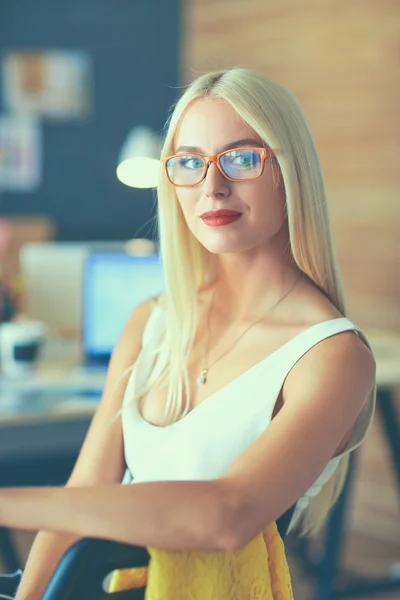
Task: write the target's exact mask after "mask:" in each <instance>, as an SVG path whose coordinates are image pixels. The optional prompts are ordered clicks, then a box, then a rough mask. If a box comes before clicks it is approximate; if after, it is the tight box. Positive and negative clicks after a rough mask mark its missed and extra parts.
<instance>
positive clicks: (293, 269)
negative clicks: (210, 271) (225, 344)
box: [213, 253, 301, 321]
mask: <svg viewBox="0 0 400 600" xmlns="http://www.w3.org/2000/svg"><path fill="white" fill-rule="evenodd" d="M300 275H301V271H300V269H299V268H298V267H297V265H296V264H295V263H294V261H293V259H292V258H291V257H290V256H284V255H280V256H279V259H278V258H277V257H276V256H274V255H268V254H267V253H263V254H262V253H258V254H254V253H252V255H251V256H250V255H248V254H243V253H241V254H232V255H223V256H220V257H219V264H218V275H217V282H216V287H215V291H214V299H213V305H214V308H215V309H216V310H218V308H220V309H221V310H223V312H224V314H225V316H226V319H227V320H229V321H233V320H242V319H243V320H247V319H254V318H257V317H258V316H260V315H261V314H262V312H263V310H265V309H266V308H268V306H271V305H272V304H273V303H274V302H275V301H277V300H278V299H279V298H280V297H281V296H283V295H284V294H285V293H286V292H287V291H288V289H290V288H291V286H293V285H294V283H295V282H296V281H297V280H298V278H299V277H300Z"/></svg>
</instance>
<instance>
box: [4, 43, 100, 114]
mask: <svg viewBox="0 0 400 600" xmlns="http://www.w3.org/2000/svg"><path fill="white" fill-rule="evenodd" d="M2 67H3V89H4V106H5V107H6V108H7V109H9V110H10V111H18V112H25V113H30V114H35V115H37V116H38V117H41V118H44V119H66V120H71V119H81V118H84V117H86V116H87V115H89V114H90V113H91V110H92V106H91V104H92V64H91V58H90V57H89V56H88V54H86V53H85V52H82V51H78V50H43V51H39V50H38V51H25V50H24V51H17V50H15V51H11V52H8V53H7V54H5V55H4V57H3V65H2Z"/></svg>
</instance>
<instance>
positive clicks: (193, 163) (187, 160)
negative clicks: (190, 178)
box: [178, 155, 204, 170]
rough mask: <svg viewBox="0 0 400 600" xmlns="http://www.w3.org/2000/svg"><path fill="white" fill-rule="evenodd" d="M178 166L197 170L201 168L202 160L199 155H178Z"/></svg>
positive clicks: (202, 165)
mask: <svg viewBox="0 0 400 600" xmlns="http://www.w3.org/2000/svg"><path fill="white" fill-rule="evenodd" d="M178 166H179V167H181V168H183V169H190V170H198V169H203V167H204V161H203V159H201V158H200V157H199V156H191V155H188V156H180V157H179V159H178Z"/></svg>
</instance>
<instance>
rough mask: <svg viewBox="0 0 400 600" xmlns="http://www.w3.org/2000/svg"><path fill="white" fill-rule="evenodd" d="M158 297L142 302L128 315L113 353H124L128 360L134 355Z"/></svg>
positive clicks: (138, 348)
mask: <svg viewBox="0 0 400 600" xmlns="http://www.w3.org/2000/svg"><path fill="white" fill-rule="evenodd" d="M158 302H159V299H158V297H155V298H150V299H149V300H146V301H145V302H142V303H141V304H139V305H138V306H136V308H134V310H133V311H132V312H131V314H130V315H129V317H128V319H127V321H126V323H125V325H124V327H123V330H122V332H121V335H120V338H119V340H118V342H117V344H116V346H115V349H114V353H113V355H115V354H117V355H119V356H120V355H121V354H122V353H123V354H124V355H126V358H127V359H128V360H129V359H131V358H132V357H133V356H134V357H136V356H137V354H138V352H139V351H140V349H141V346H142V338H143V332H144V330H145V327H146V325H147V322H148V320H149V318H150V315H151V313H152V312H153V310H154V309H155V308H156V307H157V306H158Z"/></svg>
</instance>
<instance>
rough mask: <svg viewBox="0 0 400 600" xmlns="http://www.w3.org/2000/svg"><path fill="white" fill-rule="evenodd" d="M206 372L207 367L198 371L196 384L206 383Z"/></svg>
mask: <svg viewBox="0 0 400 600" xmlns="http://www.w3.org/2000/svg"><path fill="white" fill-rule="evenodd" d="M207 373H208V370H207V369H203V370H202V371H200V375H199V376H198V378H197V383H198V385H204V384H205V383H207Z"/></svg>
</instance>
